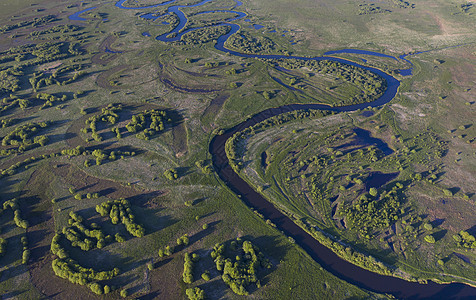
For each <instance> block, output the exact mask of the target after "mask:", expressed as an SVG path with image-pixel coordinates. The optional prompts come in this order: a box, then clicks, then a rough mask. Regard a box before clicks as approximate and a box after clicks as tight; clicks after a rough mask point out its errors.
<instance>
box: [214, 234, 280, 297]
mask: <svg viewBox="0 0 476 300" xmlns="http://www.w3.org/2000/svg"><path fill="white" fill-rule="evenodd" d="M239 242H241V241H239V240H238V241H232V242H231V245H230V249H229V250H231V251H233V252H238V253H237V255H236V257H235V260H233V259H231V258H228V257H226V252H227V250H228V249H227V247H226V246H225V244H216V245H215V247H214V248H213V251H212V252H211V257H212V259H213V260H214V262H215V264H216V268H217V270H218V271H219V272H221V273H222V279H223V281H224V282H225V283H226V284H227V285H228V286H229V287H230V288H231V289H232V291H233V292H234V293H235V294H237V295H248V294H249V292H248V291H247V290H246V287H247V286H248V285H250V284H251V283H254V284H256V286H257V287H258V288H259V287H260V283H259V280H258V277H257V275H256V273H257V271H258V268H259V267H266V268H269V267H270V266H271V264H270V262H269V261H268V260H267V259H265V258H264V256H263V254H262V253H261V252H259V249H258V248H257V247H256V246H255V245H253V244H252V243H251V242H250V241H244V242H242V244H241V245H240V244H239ZM240 246H241V247H240ZM240 248H241V249H240Z"/></svg>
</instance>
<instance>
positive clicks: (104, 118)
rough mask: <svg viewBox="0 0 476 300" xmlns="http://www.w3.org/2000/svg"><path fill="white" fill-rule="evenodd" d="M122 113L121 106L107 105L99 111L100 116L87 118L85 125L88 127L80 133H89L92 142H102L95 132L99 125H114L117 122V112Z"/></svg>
mask: <svg viewBox="0 0 476 300" xmlns="http://www.w3.org/2000/svg"><path fill="white" fill-rule="evenodd" d="M120 111H122V105H120V104H119V105H117V106H114V105H113V104H109V105H108V106H107V107H104V108H103V109H102V110H101V114H99V115H95V116H92V117H89V119H87V120H86V121H85V123H86V125H87V126H89V128H88V127H85V128H83V129H82V132H84V133H86V132H88V131H91V136H92V138H93V139H94V140H96V141H98V142H100V141H102V137H101V136H100V135H99V133H98V132H97V126H98V124H99V123H101V122H102V123H106V124H111V125H114V124H116V122H117V121H118V120H119V115H118V112H120Z"/></svg>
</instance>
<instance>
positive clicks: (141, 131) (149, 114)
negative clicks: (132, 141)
mask: <svg viewBox="0 0 476 300" xmlns="http://www.w3.org/2000/svg"><path fill="white" fill-rule="evenodd" d="M167 123H172V120H171V119H170V116H168V114H167V112H166V111H165V110H156V109H153V110H146V111H144V112H142V113H140V114H138V115H134V116H132V120H131V121H130V122H129V123H127V125H126V129H127V131H129V132H131V133H137V134H136V137H137V138H140V139H143V140H146V141H147V140H149V138H151V137H153V136H154V135H156V134H158V133H159V132H161V131H163V130H164V129H165V125H166V124H167Z"/></svg>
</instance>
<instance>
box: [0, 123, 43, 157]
mask: <svg viewBox="0 0 476 300" xmlns="http://www.w3.org/2000/svg"><path fill="white" fill-rule="evenodd" d="M49 125H50V122H48V121H46V122H41V123H27V124H25V125H20V126H18V127H16V128H15V129H14V130H13V131H11V132H10V133H9V134H7V135H6V136H5V137H4V138H3V140H2V146H8V145H12V146H17V149H16V150H15V151H16V152H20V153H21V152H24V151H27V150H29V149H32V148H35V147H38V146H44V145H46V143H47V142H48V137H47V136H45V135H37V134H38V131H40V130H42V129H44V128H46V127H48V126H49ZM35 135H36V136H35ZM32 137H33V139H32ZM11 151H12V150H10V152H11Z"/></svg>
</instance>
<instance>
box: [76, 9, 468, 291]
mask: <svg viewBox="0 0 476 300" xmlns="http://www.w3.org/2000/svg"><path fill="white" fill-rule="evenodd" d="M177 1H179V0H170V1H167V2H163V3H160V4H155V5H151V6H144V7H127V6H124V3H125V2H126V0H120V1H118V2H116V4H115V5H116V7H118V8H121V9H137V10H139V9H150V8H155V7H159V6H165V5H171V4H174V3H175V2H177ZM210 1H211V0H203V1H201V2H198V3H195V4H190V5H171V6H169V7H168V9H167V14H175V15H176V16H177V17H178V18H179V21H180V22H179V24H178V25H177V26H176V27H175V28H173V29H172V30H171V31H170V32H168V33H167V34H163V35H160V36H157V37H156V39H157V40H159V41H162V42H172V41H178V40H180V39H181V37H182V36H183V35H184V34H186V33H188V32H190V31H193V30H197V29H199V28H193V29H187V30H184V31H181V30H182V29H183V28H184V27H185V26H186V24H187V21H188V20H187V17H186V15H185V13H183V12H182V11H181V8H185V7H197V6H201V5H204V4H206V3H208V2H210ZM241 5H242V3H241V2H240V1H236V4H235V5H234V6H233V7H230V9H223V10H214V11H204V12H201V13H211V12H216V11H220V12H230V13H233V14H235V15H236V17H232V18H229V19H227V20H225V21H224V22H222V23H220V24H217V25H213V27H216V26H229V27H230V30H229V31H228V33H227V34H225V35H222V36H220V37H219V38H218V39H217V43H216V44H215V48H216V49H217V50H220V51H223V52H226V53H229V54H231V55H234V56H239V57H248V58H267V59H297V60H331V61H337V62H341V63H345V64H349V65H353V66H356V67H359V68H363V69H366V70H369V71H371V72H373V73H376V74H378V75H380V76H382V77H383V78H385V80H386V82H387V89H386V91H385V92H384V93H383V95H382V96H381V97H380V98H378V99H376V100H375V101H373V102H370V103H363V104H356V105H349V106H342V107H329V106H327V105H322V104H293V105H285V106H281V107H278V108H270V109H266V110H264V111H261V112H259V113H257V114H256V115H254V116H252V117H251V118H249V119H247V120H246V121H243V122H242V123H240V124H238V125H236V126H234V127H233V128H231V129H228V130H227V131H226V132H225V133H224V134H222V135H218V136H215V137H214V138H213V139H212V141H211V143H210V146H209V150H210V153H211V154H212V160H213V165H214V168H215V170H216V172H217V174H218V176H219V177H220V178H221V180H223V181H224V182H225V183H226V185H227V186H228V187H229V188H230V189H231V190H232V191H233V192H234V193H236V194H237V195H239V196H240V198H241V199H242V200H243V201H244V202H245V203H246V204H247V205H248V206H250V207H252V208H254V209H256V210H258V211H259V213H261V214H262V215H263V216H264V217H265V218H266V219H269V220H271V221H272V222H273V223H274V224H276V226H277V228H278V229H279V230H281V231H282V232H283V233H284V234H286V235H287V236H290V237H292V238H293V239H294V240H295V241H296V244H298V245H299V246H301V247H302V248H303V249H304V250H305V251H306V252H307V253H308V254H309V255H310V256H311V257H312V258H313V259H314V260H316V261H317V262H318V263H319V264H320V265H322V266H323V267H324V268H325V269H326V270H327V271H329V272H331V273H332V274H334V275H336V276H337V277H339V278H341V279H343V280H345V281H348V282H350V283H353V284H355V285H357V286H359V287H362V288H365V289H368V290H372V291H375V292H379V293H388V294H392V295H394V296H395V297H397V298H406V299H424V298H431V299H476V288H473V287H471V286H469V285H465V284H461V283H452V284H437V283H434V282H431V281H430V282H429V283H428V284H420V283H417V282H409V281H406V280H403V279H400V278H396V277H389V276H384V275H379V274H376V273H374V272H371V271H368V270H365V269H362V268H360V267H358V266H356V265H354V264H352V263H349V262H347V261H345V260H343V259H341V258H340V257H338V256H337V255H336V254H335V253H334V252H332V251H331V250H330V249H328V248H326V247H325V246H323V245H321V244H320V243H319V242H318V241H317V240H315V239H314V238H313V237H312V236H311V235H309V234H308V233H307V232H306V231H304V230H303V229H302V228H300V227H299V226H297V225H296V224H295V223H294V222H293V221H292V220H291V219H289V218H288V217H287V216H285V215H284V214H282V213H281V212H280V211H279V210H278V209H277V208H276V207H275V206H274V205H273V204H271V203H270V202H268V201H267V200H266V199H265V198H264V197H263V196H262V195H261V194H259V193H257V192H256V191H254V190H253V189H252V188H251V187H250V186H249V185H248V184H247V183H246V182H245V181H244V180H243V179H242V178H241V177H240V176H239V175H238V174H237V173H235V172H234V171H233V169H232V168H231V166H230V164H229V161H228V158H227V156H226V153H225V143H226V141H227V139H228V138H230V137H231V136H232V135H233V134H234V133H236V132H238V131H241V130H243V129H245V128H247V127H249V126H252V125H254V124H257V123H259V122H261V121H263V120H265V119H267V118H270V117H273V116H276V115H279V114H282V113H285V112H290V111H294V110H300V109H319V110H331V111H334V112H346V111H355V110H358V109H363V108H366V107H368V106H372V107H377V106H381V105H383V104H385V103H388V102H390V101H391V100H392V99H393V98H394V97H395V95H396V94H397V91H398V87H399V85H400V82H399V81H398V80H397V79H396V78H394V77H393V76H391V75H389V74H386V73H384V72H383V71H381V70H378V69H375V68H371V67H366V66H362V65H359V64H357V63H355V62H351V61H348V60H345V59H340V58H335V57H326V56H322V57H301V56H285V55H266V54H245V53H240V52H237V51H233V50H230V49H227V48H226V47H225V42H226V40H227V39H228V38H229V37H230V36H231V35H233V34H234V33H236V32H238V30H239V29H240V26H239V25H238V24H234V23H230V22H233V21H235V20H238V19H241V18H244V17H246V13H244V12H240V11H236V10H235V9H236V8H237V7H239V6H241ZM83 12H84V11H83ZM78 15H79V14H78ZM143 17H144V18H147V19H154V18H155V19H156V18H159V17H160V16H157V17H155V16H154V15H153V13H149V14H144V15H143ZM347 50H351V51H348V53H365V54H370V55H376V54H375V52H370V51H363V50H352V49H347ZM343 52H345V50H340V52H339V53H343ZM336 53H337V52H336ZM328 54H332V52H328ZM380 56H387V55H383V54H380ZM389 57H390V56H389ZM391 58H394V57H391Z"/></svg>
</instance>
